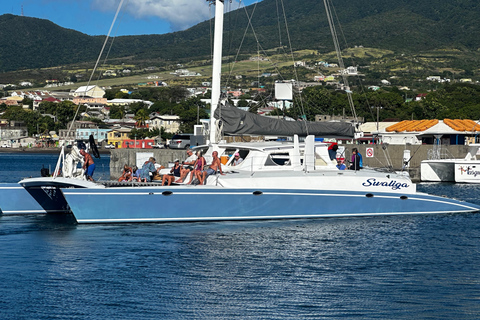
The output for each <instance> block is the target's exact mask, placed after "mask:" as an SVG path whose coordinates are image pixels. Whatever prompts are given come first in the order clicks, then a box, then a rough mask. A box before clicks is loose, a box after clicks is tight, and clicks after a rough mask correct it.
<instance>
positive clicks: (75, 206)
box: [62, 187, 480, 223]
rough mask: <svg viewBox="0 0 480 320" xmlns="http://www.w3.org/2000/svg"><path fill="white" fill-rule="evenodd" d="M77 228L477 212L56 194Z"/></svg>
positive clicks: (332, 198)
mask: <svg viewBox="0 0 480 320" xmlns="http://www.w3.org/2000/svg"><path fill="white" fill-rule="evenodd" d="M62 192H63V193H64V195H65V198H66V200H67V202H68V204H69V206H70V208H71V210H72V212H73V214H74V216H75V218H76V220H77V222H78V223H123V222H162V221H163V222H165V221H209V220H253V219H292V218H320V217H350V216H376V215H399V214H402V215H403V214H439V213H461V212H475V211H479V210H480V207H479V206H476V205H473V204H470V203H466V202H461V201H457V200H453V199H448V198H442V197H437V196H431V195H428V194H422V193H415V194H405V195H400V194H393V193H375V194H372V193H365V192H351V191H330V190H327V191H319V190H284V189H282V190H276V189H266V190H262V191H261V192H260V191H258V190H254V189H224V188H215V187H196V188H195V187H194V188H192V187H175V188H165V187H164V188H162V187H152V188H148V187H147V188H106V189H62Z"/></svg>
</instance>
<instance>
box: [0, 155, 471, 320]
mask: <svg viewBox="0 0 480 320" xmlns="http://www.w3.org/2000/svg"><path fill="white" fill-rule="evenodd" d="M56 158H57V157H56V155H45V154H35V155H32V154H5V153H3V154H0V165H1V167H2V171H1V172H0V182H16V181H18V180H19V179H20V178H23V177H29V176H38V175H39V173H40V169H41V167H42V165H45V167H47V166H48V164H50V165H51V166H52V170H53V168H54V164H55V162H56ZM103 161H105V162H103ZM96 163H97V171H96V173H95V178H97V179H98V178H99V177H101V176H102V174H104V175H105V179H107V178H108V171H109V170H108V157H106V158H105V159H103V160H102V159H101V160H97V161H96ZM102 168H103V169H104V173H102ZM418 189H419V190H421V191H424V192H428V193H433V194H437V195H447V196H449V197H455V198H458V199H461V200H466V201H470V202H473V203H476V204H480V186H475V185H455V184H420V185H418ZM179 205H181V204H179ZM159 208H161V204H159ZM138 210H142V204H141V203H138ZM185 210H195V207H186V208H185ZM212 210H222V208H217V207H215V204H214V203H212ZM0 284H1V285H0V319H449V320H450V319H479V318H480V214H475V213H473V214H442V215H417V216H403V217H400V216H394V217H374V218H344V219H337V218H329V219H313V220H285V221H253V222H208V223H163V224H121V225H75V224H74V223H72V218H71V217H69V216H62V215H31V216H0Z"/></svg>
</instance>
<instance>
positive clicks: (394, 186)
mask: <svg viewBox="0 0 480 320" xmlns="http://www.w3.org/2000/svg"><path fill="white" fill-rule="evenodd" d="M362 185H363V186H364V187H370V186H374V187H391V188H392V190H400V189H401V188H408V184H407V183H401V182H397V181H395V180H392V181H390V182H386V181H383V182H380V181H378V182H377V179H375V178H370V179H367V181H366V182H364V183H362Z"/></svg>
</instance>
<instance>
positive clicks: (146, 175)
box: [140, 157, 157, 182]
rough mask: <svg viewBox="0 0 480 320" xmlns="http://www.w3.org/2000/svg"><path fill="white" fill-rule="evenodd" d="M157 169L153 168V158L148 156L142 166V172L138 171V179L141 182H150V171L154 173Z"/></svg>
mask: <svg viewBox="0 0 480 320" xmlns="http://www.w3.org/2000/svg"><path fill="white" fill-rule="evenodd" d="M156 171H157V170H155V158H154V157H150V158H149V159H148V161H145V163H144V164H143V167H142V172H141V173H140V181H143V182H150V181H152V178H151V177H150V173H152V174H153V173H154V172H156Z"/></svg>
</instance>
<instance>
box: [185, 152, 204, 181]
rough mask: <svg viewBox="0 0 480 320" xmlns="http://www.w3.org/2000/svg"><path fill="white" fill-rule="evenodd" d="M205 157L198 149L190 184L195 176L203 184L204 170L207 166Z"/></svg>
mask: <svg viewBox="0 0 480 320" xmlns="http://www.w3.org/2000/svg"><path fill="white" fill-rule="evenodd" d="M205 163H206V161H205V158H204V157H203V156H202V151H200V150H199V151H197V161H195V164H194V166H193V167H194V169H193V173H192V174H191V175H190V181H189V182H188V184H191V183H192V180H193V177H194V176H195V178H197V180H198V183H199V184H203V170H204V166H205Z"/></svg>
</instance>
